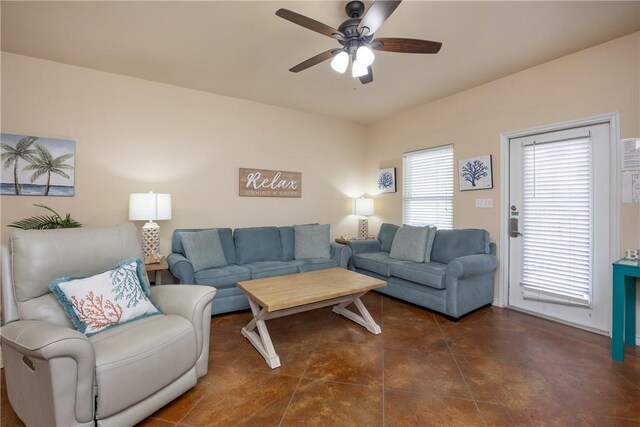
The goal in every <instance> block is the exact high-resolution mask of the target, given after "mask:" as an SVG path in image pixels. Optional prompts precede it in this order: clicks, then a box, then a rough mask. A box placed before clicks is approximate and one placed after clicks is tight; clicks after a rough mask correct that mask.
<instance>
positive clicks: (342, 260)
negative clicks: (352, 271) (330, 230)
mask: <svg viewBox="0 0 640 427" xmlns="http://www.w3.org/2000/svg"><path fill="white" fill-rule="evenodd" d="M350 258H351V248H349V247H348V246H346V245H340V244H338V243H331V259H335V260H336V261H338V267H341V268H347V267H348V266H349V259H350Z"/></svg>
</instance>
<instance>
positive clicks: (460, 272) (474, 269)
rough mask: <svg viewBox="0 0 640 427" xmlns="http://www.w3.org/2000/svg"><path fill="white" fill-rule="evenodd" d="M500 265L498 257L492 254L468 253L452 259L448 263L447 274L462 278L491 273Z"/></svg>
mask: <svg viewBox="0 0 640 427" xmlns="http://www.w3.org/2000/svg"><path fill="white" fill-rule="evenodd" d="M497 267H498V258H497V257H496V256H495V255H491V254H477V255H467V256H463V257H459V258H456V259H454V260H451V261H450V262H449V264H447V276H451V277H455V278H458V279H462V278H464V277H470V276H477V275H478V274H483V273H489V272H491V271H493V270H495V269H496V268H497Z"/></svg>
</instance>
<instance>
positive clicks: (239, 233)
mask: <svg viewBox="0 0 640 427" xmlns="http://www.w3.org/2000/svg"><path fill="white" fill-rule="evenodd" d="M233 236H234V241H235V245H236V264H241V265H242V264H247V263H250V262H255V261H280V260H282V243H281V242H280V231H278V228H277V227H248V228H236V229H235V230H234V232H233Z"/></svg>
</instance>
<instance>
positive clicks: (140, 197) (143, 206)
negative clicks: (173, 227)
mask: <svg viewBox="0 0 640 427" xmlns="http://www.w3.org/2000/svg"><path fill="white" fill-rule="evenodd" d="M166 219H171V194H162V193H153V192H149V193H132V194H131V195H130V196H129V220H131V221H162V220H166Z"/></svg>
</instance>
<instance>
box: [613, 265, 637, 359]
mask: <svg viewBox="0 0 640 427" xmlns="http://www.w3.org/2000/svg"><path fill="white" fill-rule="evenodd" d="M638 277H640V263H638V262H637V261H627V260H620V261H616V262H614V263H613V312H612V318H613V319H612V325H611V358H612V359H613V360H617V361H620V362H622V361H623V360H624V345H625V344H628V345H636V278H638Z"/></svg>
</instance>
